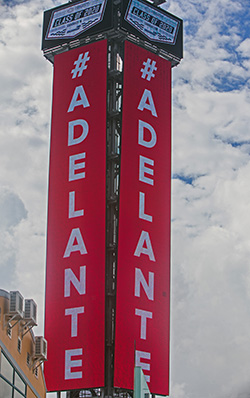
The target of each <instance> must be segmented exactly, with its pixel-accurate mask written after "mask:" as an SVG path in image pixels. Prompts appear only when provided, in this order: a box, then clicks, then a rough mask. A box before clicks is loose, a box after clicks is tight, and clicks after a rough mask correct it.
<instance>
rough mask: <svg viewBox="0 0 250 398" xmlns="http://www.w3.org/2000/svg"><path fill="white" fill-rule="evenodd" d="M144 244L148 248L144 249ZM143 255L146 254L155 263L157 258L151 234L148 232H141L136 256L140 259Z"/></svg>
mask: <svg viewBox="0 0 250 398" xmlns="http://www.w3.org/2000/svg"><path fill="white" fill-rule="evenodd" d="M144 243H145V244H146V247H143V245H144ZM141 253H143V254H146V255H147V256H148V257H149V258H150V260H151V261H155V256H154V253H153V249H152V245H151V241H150V237H149V233H148V232H146V231H142V232H141V236H140V238H139V241H138V243H137V246H136V249H135V252H134V256H137V257H140V255H141Z"/></svg>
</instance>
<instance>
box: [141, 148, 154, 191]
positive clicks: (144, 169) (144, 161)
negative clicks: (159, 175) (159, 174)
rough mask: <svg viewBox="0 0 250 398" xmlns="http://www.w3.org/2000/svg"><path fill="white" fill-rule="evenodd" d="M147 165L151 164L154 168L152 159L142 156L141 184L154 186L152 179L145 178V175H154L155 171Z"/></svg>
mask: <svg viewBox="0 0 250 398" xmlns="http://www.w3.org/2000/svg"><path fill="white" fill-rule="evenodd" d="M145 164H149V165H150V166H154V161H153V160H152V159H148V158H145V157H144V156H141V155H140V163H139V180H140V181H141V182H145V183H146V184H149V185H154V180H153V179H152V178H148V177H146V176H145V173H147V174H150V175H152V176H153V175H154V170H153V169H150V168H149V167H146V166H145Z"/></svg>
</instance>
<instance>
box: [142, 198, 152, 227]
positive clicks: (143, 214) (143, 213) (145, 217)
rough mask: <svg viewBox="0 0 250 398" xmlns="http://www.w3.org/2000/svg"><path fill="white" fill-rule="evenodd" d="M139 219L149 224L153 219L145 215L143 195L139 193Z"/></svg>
mask: <svg viewBox="0 0 250 398" xmlns="http://www.w3.org/2000/svg"><path fill="white" fill-rule="evenodd" d="M139 218H141V219H142V220H146V221H149V222H152V221H153V217H152V216H150V215H149V214H145V193H143V192H139Z"/></svg>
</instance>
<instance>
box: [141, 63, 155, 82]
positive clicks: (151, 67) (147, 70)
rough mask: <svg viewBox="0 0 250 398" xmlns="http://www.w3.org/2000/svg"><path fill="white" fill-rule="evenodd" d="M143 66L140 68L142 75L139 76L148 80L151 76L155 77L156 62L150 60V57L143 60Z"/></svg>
mask: <svg viewBox="0 0 250 398" xmlns="http://www.w3.org/2000/svg"><path fill="white" fill-rule="evenodd" d="M143 65H144V68H142V69H141V72H142V75H141V77H142V78H143V79H145V78H146V77H147V80H148V81H150V80H151V77H155V74H154V71H155V70H157V67H156V66H155V65H156V62H155V61H152V59H150V58H148V59H147V61H144V62H143Z"/></svg>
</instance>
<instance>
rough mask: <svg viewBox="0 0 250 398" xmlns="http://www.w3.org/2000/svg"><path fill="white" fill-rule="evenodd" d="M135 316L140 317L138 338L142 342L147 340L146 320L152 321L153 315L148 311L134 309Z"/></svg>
mask: <svg viewBox="0 0 250 398" xmlns="http://www.w3.org/2000/svg"><path fill="white" fill-rule="evenodd" d="M135 315H139V316H140V317H141V333H140V338H141V339H143V340H146V339H147V318H149V319H152V318H153V313H152V312H149V311H144V310H139V309H138V308H136V309H135Z"/></svg>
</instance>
